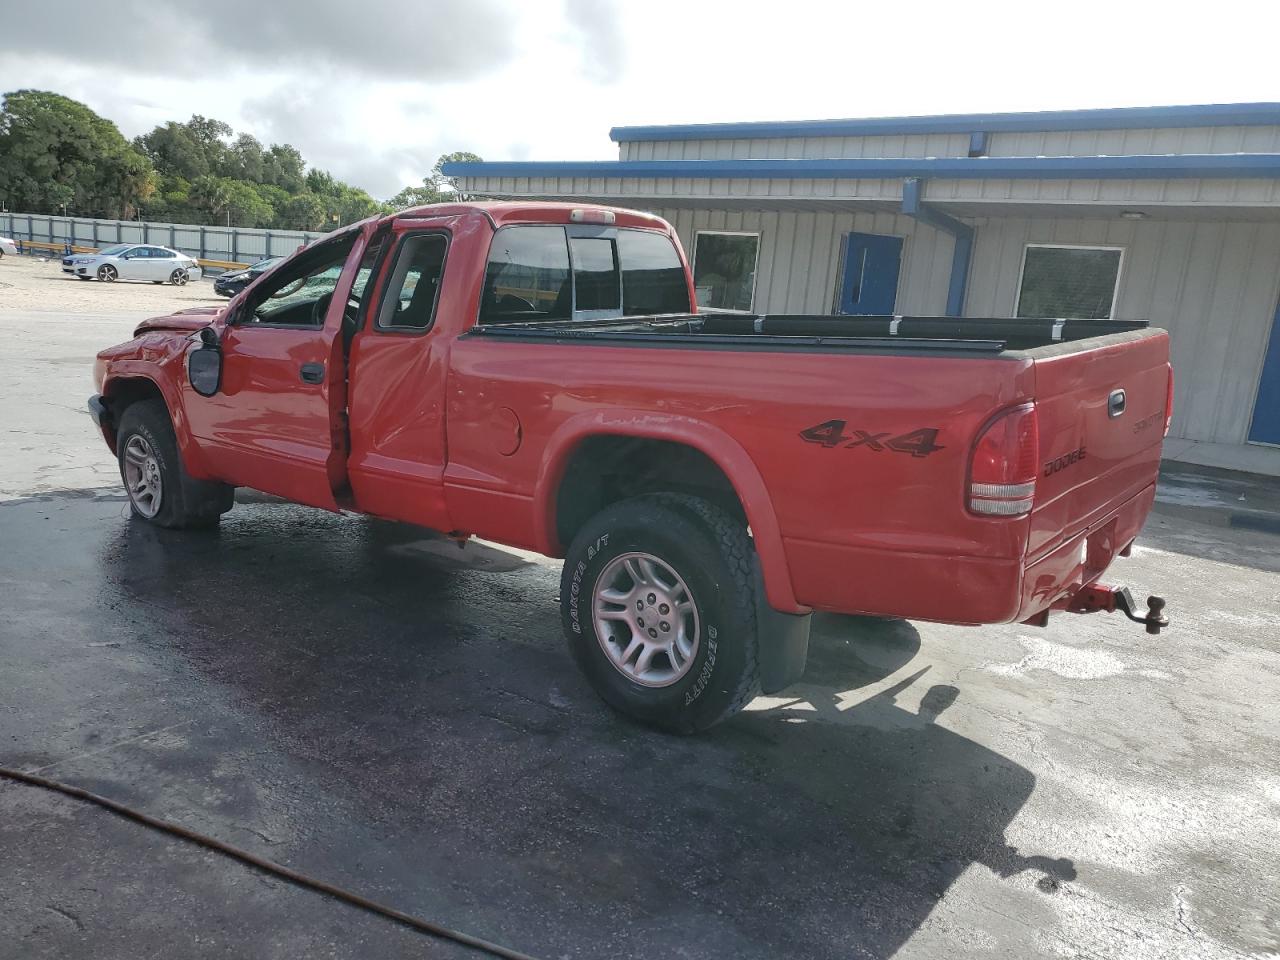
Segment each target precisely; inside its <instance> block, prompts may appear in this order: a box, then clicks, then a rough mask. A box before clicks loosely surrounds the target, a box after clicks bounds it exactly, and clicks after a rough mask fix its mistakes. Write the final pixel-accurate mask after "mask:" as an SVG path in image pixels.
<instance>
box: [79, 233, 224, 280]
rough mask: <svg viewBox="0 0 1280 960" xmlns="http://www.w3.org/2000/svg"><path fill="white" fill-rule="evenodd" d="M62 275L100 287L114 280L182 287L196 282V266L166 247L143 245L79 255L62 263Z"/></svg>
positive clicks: (132, 244)
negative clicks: (97, 282)
mask: <svg viewBox="0 0 1280 960" xmlns="http://www.w3.org/2000/svg"><path fill="white" fill-rule="evenodd" d="M62 272H63V273H69V274H71V275H72V276H74V277H76V278H77V279H80V280H92V279H94V278H95V277H96V278H97V279H99V280H101V281H103V282H104V283H114V282H115V281H117V280H150V281H151V282H152V283H172V284H176V285H177V286H179V287H180V286H182V285H183V284H184V283H186V282H187V281H188V280H199V279H200V275H201V272H200V264H199V263H197V262H196V261H195V259H194V258H192V257H189V256H187V255H186V254H185V253H179V252H178V251H177V250H170V249H169V248H168V247H156V246H152V245H151V244H145V243H136V244H135V243H117V244H116V245H115V246H113V247H106V248H104V249H102V250H99V251H98V252H97V253H80V254H75V255H73V256H70V257H64V258H63V259H62Z"/></svg>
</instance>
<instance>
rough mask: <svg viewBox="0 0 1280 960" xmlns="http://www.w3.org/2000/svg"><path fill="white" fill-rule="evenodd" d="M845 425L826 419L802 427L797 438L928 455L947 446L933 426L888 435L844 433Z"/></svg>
mask: <svg viewBox="0 0 1280 960" xmlns="http://www.w3.org/2000/svg"><path fill="white" fill-rule="evenodd" d="M848 425H849V424H848V421H847V420H825V421H823V422H822V423H819V424H815V425H814V426H812V427H809V428H807V429H805V430H801V431H800V439H801V440H804V441H805V442H806V443H818V444H821V445H822V446H824V447H838V446H841V445H843V446H844V448H845V449H846V450H847V449H849V448H851V447H866V448H867V449H869V450H874V451H875V452H876V453H879V452H881V451H883V450H891V451H892V452H894V453H909V454H911V456H913V457H927V456H928V455H929V454H931V453H936V452H937V451H939V450H945V449H946V447H943V446H940V445H939V444H938V443H937V442H936V441H937V439H938V431H937V430H936V429H935V428H933V427H921V428H919V429H918V430H912V431H910V432H909V433H901V434H898V436H896V437H890V436H889V432H888V431H887V430H886V431H885V432H884V433H872V432H871V431H870V430H854V431H853V433H852V434H851V435H846V434H845V428H846V427H847V426H848ZM886 438H888V439H886Z"/></svg>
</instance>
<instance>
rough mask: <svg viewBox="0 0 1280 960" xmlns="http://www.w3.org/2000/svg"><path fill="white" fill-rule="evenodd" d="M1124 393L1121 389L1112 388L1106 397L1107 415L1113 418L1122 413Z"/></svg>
mask: <svg viewBox="0 0 1280 960" xmlns="http://www.w3.org/2000/svg"><path fill="white" fill-rule="evenodd" d="M1124 408H1125V395H1124V391H1123V390H1112V391H1111V395H1110V396H1109V397H1107V416H1108V417H1111V418H1112V419H1113V420H1114V419H1115V418H1116V417H1118V416H1120V414H1122V413H1124Z"/></svg>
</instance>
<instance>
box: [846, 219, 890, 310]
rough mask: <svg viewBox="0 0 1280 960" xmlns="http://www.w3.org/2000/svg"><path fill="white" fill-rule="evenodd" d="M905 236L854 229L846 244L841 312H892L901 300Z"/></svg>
mask: <svg viewBox="0 0 1280 960" xmlns="http://www.w3.org/2000/svg"><path fill="white" fill-rule="evenodd" d="M901 269H902V238H901V237H884V236H880V235H879V234H875V233H851V234H849V235H848V236H847V237H846V238H845V244H844V279H843V281H842V283H841V287H840V312H841V313H852V314H862V315H864V316H865V315H872V316H875V315H880V316H883V315H888V314H892V313H893V308H894V307H895V306H896V305H897V303H898V273H899V272H900V271H901Z"/></svg>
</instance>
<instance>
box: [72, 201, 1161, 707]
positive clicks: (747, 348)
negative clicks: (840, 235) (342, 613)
mask: <svg viewBox="0 0 1280 960" xmlns="http://www.w3.org/2000/svg"><path fill="white" fill-rule="evenodd" d="M1168 346H1169V344H1168V336H1167V334H1166V333H1165V332H1164V331H1162V330H1156V329H1149V328H1148V327H1147V325H1146V324H1145V323H1141V322H1117V321H1106V320H1098V321H1079V320H1065V321H1064V320H1052V319H1049V320H1025V319H1019V320H997V319H992V320H981V319H955V318H928V317H824V316H774V315H768V316H754V315H746V314H729V313H698V312H697V307H696V304H695V302H694V291H693V285H692V281H691V278H690V274H689V269H688V264H687V262H686V260H685V257H684V253H683V252H682V250H681V249H680V244H679V242H678V240H677V239H676V236H675V234H674V232H673V231H672V229H671V227H670V226H669V225H668V224H667V223H666V222H664V221H663V220H660V219H658V218H657V217H653V216H650V215H647V214H643V213H637V212H634V211H628V210H615V209H608V208H603V207H594V206H574V205H570V204H561V203H550V204H544V203H474V204H456V205H439V206H430V207H421V208H417V209H413V210H408V211H405V212H402V213H398V214H395V215H393V216H386V217H381V218H374V219H370V220H366V221H364V222H362V223H359V224H356V225H354V226H351V227H348V228H345V229H343V230H339V231H337V232H335V233H333V234H331V235H330V236H327V237H325V238H323V239H321V240H318V241H316V242H314V243H312V244H311V245H309V246H307V247H305V248H303V249H301V250H299V251H298V252H297V253H295V254H294V255H293V256H291V257H289V258H287V259H286V260H284V261H282V262H281V263H279V264H278V265H276V266H275V267H274V268H273V269H271V270H270V271H269V272H267V273H265V274H264V275H262V276H261V277H260V278H258V279H257V280H255V281H254V282H253V283H252V284H251V285H250V286H249V287H248V288H247V289H245V290H244V291H243V292H241V293H240V294H238V295H237V296H236V297H235V298H234V299H232V300H231V301H230V303H228V304H227V305H225V306H224V307H220V308H208V309H199V310H187V311H182V312H180V313H178V314H175V315H173V316H169V317H162V318H157V319H153V320H147V321H145V322H144V323H142V324H141V325H139V327H138V328H137V330H136V331H135V336H134V339H132V340H130V341H129V342H127V343H124V344H121V345H119V346H116V347H112V348H110V349H107V350H104V351H102V352H101V353H100V354H99V355H98V360H97V366H96V382H97V384H98V390H99V394H98V395H97V396H95V397H93V398H92V399H91V400H90V403H89V405H90V410H91V412H92V413H93V415H94V419H95V421H96V422H97V424H98V425H99V427H100V429H101V431H102V435H103V437H104V439H105V440H106V442H107V444H108V446H110V448H111V449H112V450H113V451H114V452H115V453H116V455H117V457H118V459H119V462H120V469H121V473H122V476H123V478H124V482H125V486H126V488H127V490H128V495H129V498H130V501H131V504H132V509H133V513H134V514H135V515H136V516H138V517H141V518H142V519H144V520H147V521H150V522H152V523H157V524H160V525H162V526H166V527H194V526H202V525H208V524H214V523H216V522H217V521H218V518H219V516H220V515H221V514H222V513H224V512H226V511H227V510H229V509H230V508H231V506H232V504H233V502H234V489H235V487H239V486H243V487H252V488H256V489H258V490H262V491H266V492H268V493H272V494H277V495H279V496H281V497H285V498H288V499H289V500H293V501H297V502H299V503H304V504H310V505H312V506H315V507H321V508H324V509H327V510H351V511H358V512H360V513H364V514H370V515H373V516H376V517H382V518H387V519H391V520H396V521H403V522H408V523H413V524H418V525H421V526H424V527H430V528H432V529H434V530H437V531H441V532H444V533H447V534H448V535H450V536H452V537H456V538H459V539H460V540H465V539H466V538H468V537H472V536H476V537H484V538H487V539H489V540H495V541H499V542H501V543H505V544H511V545H514V546H518V547H524V548H528V549H531V550H536V551H539V552H541V553H543V554H546V555H548V556H552V557H563V558H565V563H564V572H563V576H562V588H561V597H560V602H561V612H562V618H563V625H564V631H565V635H566V637H567V639H568V642H569V646H570V648H571V650H572V652H573V654H574V656H575V658H576V660H577V661H578V663H579V665H580V666H581V667H582V669H583V670H584V671H585V673H586V675H587V676H588V677H589V678H590V680H591V683H592V684H593V686H594V687H595V688H596V690H597V691H598V692H599V693H600V695H601V696H602V697H603V698H604V699H605V700H606V701H608V702H609V703H610V704H612V705H613V706H614V707H616V708H618V709H620V710H622V711H623V712H625V713H628V714H630V715H632V716H634V717H637V718H640V719H642V720H644V721H647V722H650V723H653V724H656V725H659V726H662V727H665V728H667V729H671V730H678V731H693V730H699V729H704V728H706V727H708V726H710V725H712V724H714V723H716V722H717V721H719V720H722V719H724V718H725V717H727V716H729V715H731V714H733V713H734V712H735V711H737V710H739V709H740V708H741V707H743V706H744V705H745V704H746V703H747V702H749V701H750V700H751V698H752V697H754V696H755V695H756V694H757V693H759V692H760V691H761V690H763V691H765V692H773V691H777V690H780V689H782V688H783V687H785V686H786V685H788V684H790V683H792V682H794V681H795V680H796V679H798V678H799V676H800V674H801V672H802V671H803V669H804V662H805V656H806V652H807V646H808V630H809V614H810V613H811V612H812V611H813V610H828V611H838V612H848V613H854V612H857V613H866V614H878V615H886V616H899V617H909V618H917V619H925V620H937V621H944V622H948V623H961V624H985V623H1007V622H1011V621H1025V622H1034V623H1044V622H1045V621H1046V619H1047V617H1048V614H1049V612H1050V611H1054V610H1070V611H1074V612H1087V611H1092V610H1116V609H1119V610H1121V611H1122V612H1124V613H1126V614H1127V615H1128V616H1130V618H1131V619H1135V620H1138V621H1139V622H1141V623H1143V624H1145V625H1146V626H1147V629H1148V630H1149V631H1151V632H1155V631H1158V630H1159V629H1160V628H1161V627H1162V626H1164V625H1165V624H1166V623H1167V620H1166V619H1165V618H1164V616H1163V614H1162V613H1161V610H1160V608H1161V607H1162V606H1163V601H1162V600H1159V598H1153V600H1152V602H1151V605H1150V606H1149V609H1148V610H1147V611H1146V612H1145V614H1139V613H1138V612H1137V611H1136V610H1135V609H1134V605H1133V602H1132V599H1131V598H1130V597H1129V595H1128V592H1127V591H1125V590H1123V589H1113V588H1110V587H1105V586H1102V585H1100V584H1099V583H1098V577H1099V576H1100V575H1101V574H1102V573H1103V572H1104V571H1105V570H1106V569H1107V567H1108V565H1109V564H1110V563H1111V561H1112V560H1113V559H1114V558H1115V557H1116V555H1117V554H1121V555H1123V554H1125V553H1127V552H1128V548H1129V546H1130V545H1131V544H1132V543H1133V540H1134V538H1135V537H1136V536H1137V535H1138V532H1139V530H1140V529H1141V528H1142V524H1143V521H1144V520H1145V519H1146V516H1147V513H1148V511H1149V510H1150V509H1151V505H1152V501H1153V499H1154V496H1155V481H1156V473H1157V468H1158V464H1159V460H1160V448H1161V443H1162V438H1163V436H1164V434H1165V432H1166V430H1167V427H1168V423H1169V417H1170V414H1171V403H1172V400H1171V397H1172V371H1171V368H1170V366H1169V362H1168V352H1169V351H1168Z"/></svg>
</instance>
